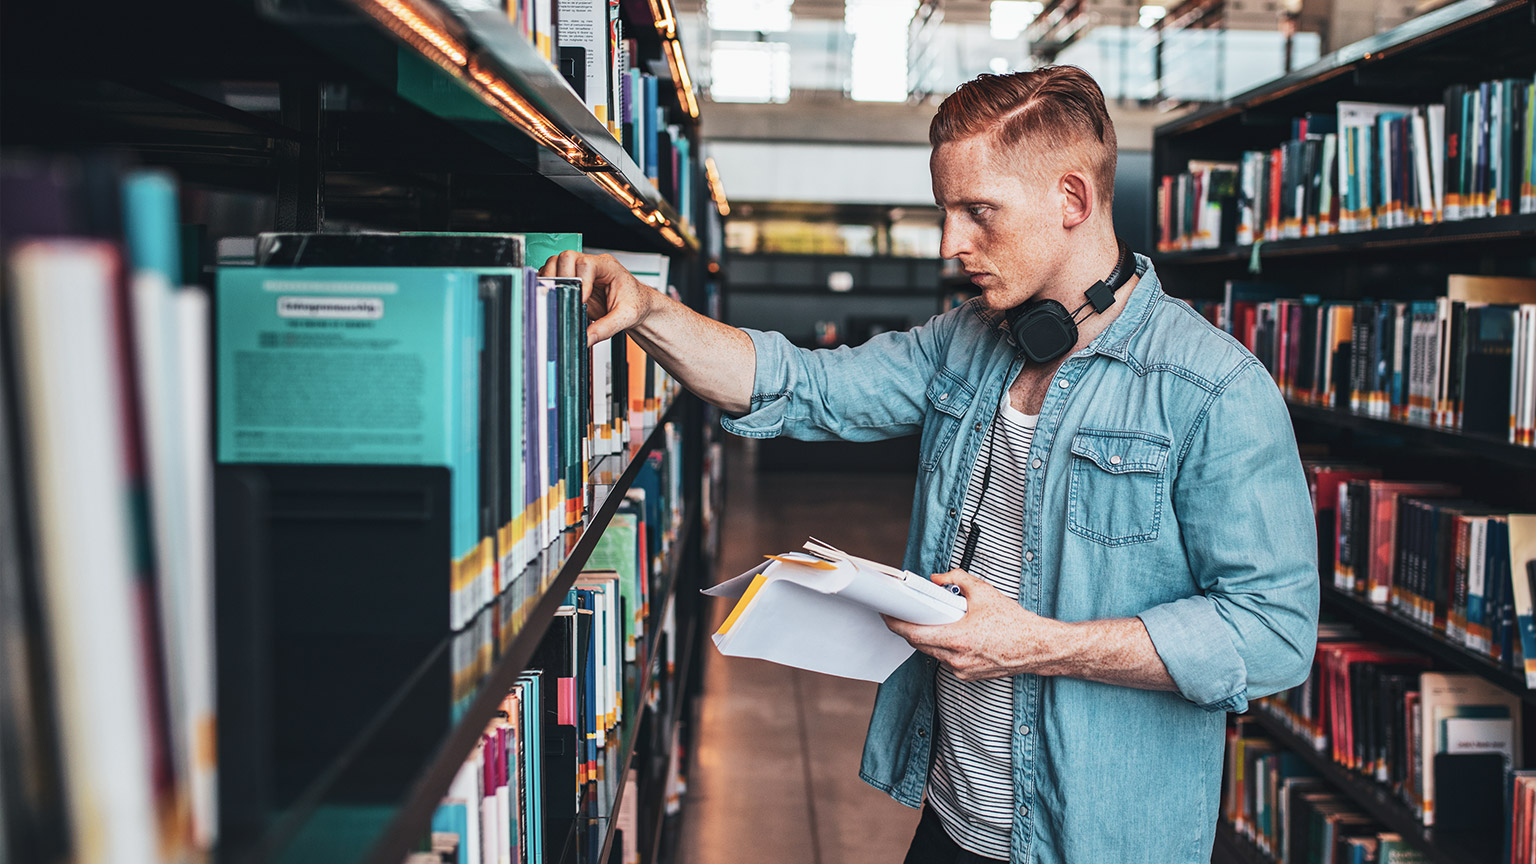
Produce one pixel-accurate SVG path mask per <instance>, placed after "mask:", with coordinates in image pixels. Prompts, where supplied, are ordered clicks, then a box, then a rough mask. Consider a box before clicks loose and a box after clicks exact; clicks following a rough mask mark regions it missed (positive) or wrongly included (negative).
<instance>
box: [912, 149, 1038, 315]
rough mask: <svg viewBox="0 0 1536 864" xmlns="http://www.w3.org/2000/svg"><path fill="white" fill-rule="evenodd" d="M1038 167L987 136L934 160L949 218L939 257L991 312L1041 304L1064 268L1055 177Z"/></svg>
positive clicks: (936, 190) (936, 188)
mask: <svg viewBox="0 0 1536 864" xmlns="http://www.w3.org/2000/svg"><path fill="white" fill-rule="evenodd" d="M1032 167H1033V166H1027V165H1026V164H1025V162H1024V160H1023V159H1022V158H1021V157H1020V156H1019V155H1018V154H1017V153H1014V152H1010V151H1009V150H1006V149H1003V148H1001V147H999V146H997V145H995V144H994V143H993V142H992V141H991V140H989V138H988V137H987V136H976V137H972V138H966V139H963V140H960V141H951V142H947V143H944V144H940V145H939V146H938V148H937V149H935V150H934V151H933V156H932V157H930V159H929V169H930V170H931V172H932V174H933V198H934V201H935V202H937V203H938V205H939V208H940V209H941V210H942V211H943V212H944V241H943V243H942V245H941V246H940V254H941V255H942V256H943V257H945V258H956V259H958V260H959V261H960V266H961V268H962V269H963V270H964V271H965V272H966V273H967V274H968V275H970V276H971V282H972V283H973V284H974V285H976V287H978V288H979V289H981V292H982V297H983V298H984V300H985V302H986V304H987V306H989V307H990V308H992V309H997V310H1002V309H1008V308H1011V307H1014V306H1017V305H1019V304H1020V303H1022V302H1024V301H1025V300H1028V299H1029V298H1031V297H1032V296H1034V295H1035V294H1036V293H1037V292H1038V291H1039V290H1040V288H1041V286H1043V285H1046V284H1049V280H1050V278H1051V275H1052V273H1053V272H1054V271H1055V269H1056V266H1057V265H1056V263H1055V262H1057V261H1058V260H1059V251H1058V246H1059V243H1060V239H1061V237H1060V233H1061V228H1062V221H1061V219H1062V213H1061V206H1060V204H1061V196H1060V195H1059V194H1053V187H1054V186H1055V184H1054V183H1053V182H1052V178H1053V176H1054V174H1055V172H1054V171H1051V170H1049V167H1048V166H1046V165H1041V166H1040V170H1032Z"/></svg>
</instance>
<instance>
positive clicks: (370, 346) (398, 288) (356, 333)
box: [216, 267, 482, 557]
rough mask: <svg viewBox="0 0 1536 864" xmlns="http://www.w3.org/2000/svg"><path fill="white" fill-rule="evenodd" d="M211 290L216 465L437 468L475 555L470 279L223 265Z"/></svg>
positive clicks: (459, 530)
mask: <svg viewBox="0 0 1536 864" xmlns="http://www.w3.org/2000/svg"><path fill="white" fill-rule="evenodd" d="M217 294H218V304H217V310H218V313H217V322H216V330H217V339H216V341H217V357H218V396H217V406H218V407H217V412H218V460H219V462H221V463H276V464H331V465H359V464H378V465H441V466H444V467H447V468H449V469H450V470H451V471H452V474H453V482H452V489H453V492H452V496H453V500H452V504H453V507H454V513H453V547H454V554H455V557H458V556H460V555H463V554H465V553H466V552H467V551H469V550H471V549H473V548H474V546H475V544H476V543H477V542H478V539H479V538H478V531H477V527H478V526H477V519H476V515H477V513H476V506H475V502H477V501H478V498H479V484H478V478H477V465H478V451H477V448H476V445H477V443H478V442H477V440H476V435H477V431H478V428H479V422H478V420H479V418H478V411H479V399H478V386H479V374H478V363H479V359H478V357H479V351H480V348H481V341H482V328H481V322H480V320H479V317H478V316H479V314H480V312H479V308H480V304H479V279H478V275H477V274H476V273H475V272H473V271H470V270H463V269H449V268H430V267H413V268H369V267H313V268H261V267H232V268H227V269H223V270H220V271H219V277H218V290H217Z"/></svg>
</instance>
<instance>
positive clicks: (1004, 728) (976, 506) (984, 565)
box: [928, 391, 1039, 860]
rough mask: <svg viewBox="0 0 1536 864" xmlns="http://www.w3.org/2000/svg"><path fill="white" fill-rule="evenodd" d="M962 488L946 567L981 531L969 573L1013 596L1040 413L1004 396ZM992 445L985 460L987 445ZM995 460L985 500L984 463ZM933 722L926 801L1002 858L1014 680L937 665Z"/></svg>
mask: <svg viewBox="0 0 1536 864" xmlns="http://www.w3.org/2000/svg"><path fill="white" fill-rule="evenodd" d="M997 419H998V421H1000V422H996V423H994V424H993V428H992V430H991V432H990V433H989V434H990V435H993V436H996V437H995V438H994V439H993V440H992V442H991V446H990V448H989V447H988V446H986V445H983V447H982V448H981V453H980V457H979V459H978V460H977V462H976V465H975V467H973V468H972V469H971V481H970V484H969V486H968V488H967V491H966V496H965V509H964V510H962V511H961V515H962V517H969V518H968V519H964V521H962V522H961V528H960V531H959V532H957V534H956V537H955V547H954V550H953V551H952V552H951V554H950V566H951V567H959V566H960V557H961V554H962V551H963V549H964V547H965V542H966V539H967V537H968V536H969V534H968V529H969V528H970V526H971V525H973V524H974V525H975V526H976V527H977V528H978V529H979V530H980V531H981V536H980V537H979V538H978V539H977V542H976V551H975V553H974V555H973V556H972V559H971V567H970V573H971V575H973V576H976V577H977V578H980V579H984V580H986V581H987V582H988V583H990V584H991V585H992V586H993V587H994V588H997V589H998V590H999V591H1002V592H1003V593H1004V594H1006V595H1008V596H1009V597H1011V598H1013V599H1014V600H1017V599H1018V597H1019V576H1020V573H1021V571H1022V569H1023V549H1024V478H1025V467H1026V464H1025V463H1026V462H1027V460H1028V457H1029V444H1030V441H1031V440H1033V438H1034V435H1035V424H1036V422H1037V421H1038V419H1039V416H1038V415H1026V414H1022V413H1020V412H1019V411H1017V410H1016V409H1014V407H1013V406H1012V405H1010V404H1008V394H1007V392H1006V391H1005V392H1004V393H1003V401H1002V404H1001V405H1000V406H999V407H998V414H997ZM989 449H990V450H991V454H990V457H989V454H988V452H987V451H988V450H989ZM989 458H990V459H992V460H993V461H995V462H996V465H995V466H994V467H993V468H992V479H991V480H990V481H988V483H987V484H986V486H987V488H986V492H985V496H986V497H985V498H984V499H983V498H982V494H983V493H982V488H981V487H982V476H983V474H984V473H985V472H986V470H987V460H988V459H989ZM937 690H938V723H937V724H936V726H935V735H934V742H933V762H932V766H931V767H930V769H929V772H928V803H929V804H930V805H931V806H932V807H933V809H934V811H935V812H937V813H938V814H939V820H940V821H941V822H942V823H943V824H944V829H945V830H946V831H947V832H948V833H949V836H950V837H951V838H953V839H954V841H955V842H956V843H958V844H959V845H960V847H961V848H962V849H965V850H966V851H968V852H973V853H975V854H977V855H981V856H983V857H986V858H998V859H1002V860H1007V859H1008V857H1009V854H1008V849H1009V834H1010V832H1011V830H1012V827H1013V806H1014V802H1013V679H1012V678H994V679H992V680H989V681H961V680H960V679H959V678H956V677H955V675H954V673H953V672H950V671H949V669H948V668H947V667H944V666H940V667H939V673H938V681H937Z"/></svg>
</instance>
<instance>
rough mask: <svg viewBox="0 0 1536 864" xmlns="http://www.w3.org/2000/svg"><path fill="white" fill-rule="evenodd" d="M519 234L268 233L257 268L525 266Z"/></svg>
mask: <svg viewBox="0 0 1536 864" xmlns="http://www.w3.org/2000/svg"><path fill="white" fill-rule="evenodd" d="M523 257H524V247H523V238H522V236H520V235H517V234H457V233H444V234H429V233H407V234H385V233H358V234H322V233H313V234H310V233H275V232H274V233H266V234H259V235H257V237H256V265H257V266H258V267H522V266H523V265H524V261H523Z"/></svg>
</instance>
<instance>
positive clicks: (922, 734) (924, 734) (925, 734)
mask: <svg viewBox="0 0 1536 864" xmlns="http://www.w3.org/2000/svg"><path fill="white" fill-rule="evenodd" d="M917 737H919V738H927V737H928V730H927V729H919V730H917Z"/></svg>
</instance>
